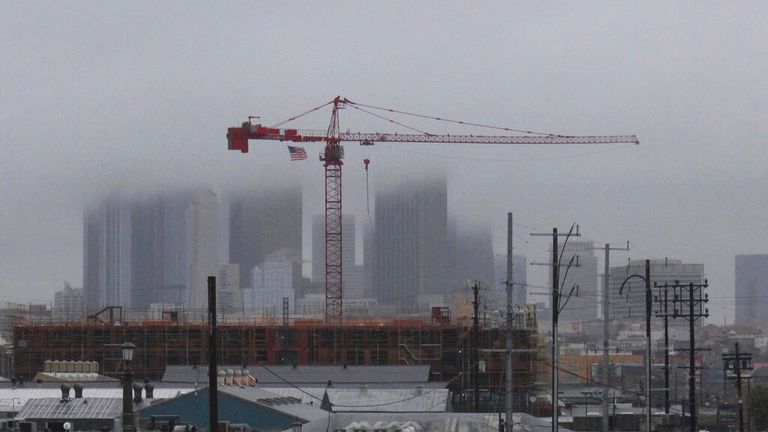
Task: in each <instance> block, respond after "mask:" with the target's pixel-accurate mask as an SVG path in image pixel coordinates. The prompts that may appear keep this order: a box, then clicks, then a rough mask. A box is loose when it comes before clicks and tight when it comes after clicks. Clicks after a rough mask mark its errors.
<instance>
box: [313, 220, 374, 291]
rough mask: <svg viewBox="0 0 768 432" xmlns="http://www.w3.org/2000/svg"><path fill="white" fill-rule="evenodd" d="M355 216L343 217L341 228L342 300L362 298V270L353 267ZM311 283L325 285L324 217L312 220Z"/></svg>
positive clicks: (355, 266)
mask: <svg viewBox="0 0 768 432" xmlns="http://www.w3.org/2000/svg"><path fill="white" fill-rule="evenodd" d="M355 234H356V229H355V216H354V215H344V216H343V217H342V228H341V237H342V239H341V248H342V251H341V273H342V283H343V297H344V299H352V298H363V297H364V295H365V294H364V292H363V279H362V274H363V270H362V268H358V266H357V265H355V256H356V253H357V252H356V246H355ZM312 282H317V283H321V284H324V283H325V216H323V215H316V216H314V217H313V218H312Z"/></svg>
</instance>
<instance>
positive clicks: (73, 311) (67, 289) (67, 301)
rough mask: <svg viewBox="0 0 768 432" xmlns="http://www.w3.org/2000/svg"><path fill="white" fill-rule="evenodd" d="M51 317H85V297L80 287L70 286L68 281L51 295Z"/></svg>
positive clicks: (72, 318) (63, 319)
mask: <svg viewBox="0 0 768 432" xmlns="http://www.w3.org/2000/svg"><path fill="white" fill-rule="evenodd" d="M52 315H53V319H54V320H57V321H68V320H82V319H85V317H86V314H85V297H84V296H83V289H82V288H72V286H71V285H70V284H69V282H65V283H64V289H63V290H61V291H57V292H56V294H54V296H53V311H52Z"/></svg>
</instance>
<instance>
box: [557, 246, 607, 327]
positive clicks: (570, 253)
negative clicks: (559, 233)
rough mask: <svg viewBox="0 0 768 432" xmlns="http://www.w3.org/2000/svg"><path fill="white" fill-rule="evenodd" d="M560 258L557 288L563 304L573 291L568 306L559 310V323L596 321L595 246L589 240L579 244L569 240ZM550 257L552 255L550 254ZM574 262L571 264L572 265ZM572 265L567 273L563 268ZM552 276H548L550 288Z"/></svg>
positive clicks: (597, 306)
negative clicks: (558, 285) (561, 294)
mask: <svg viewBox="0 0 768 432" xmlns="http://www.w3.org/2000/svg"><path fill="white" fill-rule="evenodd" d="M560 247H561V250H562V255H561V258H560V260H559V261H560V265H561V266H562V267H561V268H560V284H561V287H562V289H561V292H562V293H563V295H564V297H563V302H564V301H565V296H566V295H567V294H568V293H570V292H571V289H572V288H573V287H574V286H576V287H578V288H577V289H574V290H573V292H572V294H571V298H570V299H569V300H568V303H567V304H566V305H565V307H564V308H563V309H562V311H561V312H560V315H559V321H560V322H561V323H566V322H567V321H571V322H574V321H579V322H580V321H590V320H596V319H597V315H598V308H599V303H598V291H597V257H595V252H594V243H593V242H592V241H589V240H580V239H578V238H569V239H568V242H567V243H565V249H562V243H561V246H560ZM550 253H551V251H550ZM576 256H578V266H576V263H577V261H576V258H575V257H576ZM571 258H573V261H571ZM569 262H572V263H573V265H572V266H571V268H570V269H568V268H567V267H566V265H567V264H568V263H569ZM551 279H552V274H551V272H550V286H551V285H552V284H551Z"/></svg>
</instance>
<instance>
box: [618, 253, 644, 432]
mask: <svg viewBox="0 0 768 432" xmlns="http://www.w3.org/2000/svg"><path fill="white" fill-rule="evenodd" d="M632 278H638V279H642V280H643V282H645V405H646V409H645V430H646V431H648V432H651V304H652V300H651V298H652V297H651V260H645V276H641V275H639V274H633V275H630V276H628V277H627V278H626V279H624V281H623V282H622V283H621V287H619V295H621V293H622V291H624V285H625V284H626V283H627V282H629V280H630V279H632Z"/></svg>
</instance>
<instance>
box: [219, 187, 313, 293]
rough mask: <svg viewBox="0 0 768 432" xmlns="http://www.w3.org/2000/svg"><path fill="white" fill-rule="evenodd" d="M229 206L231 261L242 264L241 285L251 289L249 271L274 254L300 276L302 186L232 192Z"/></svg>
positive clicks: (295, 274) (295, 275)
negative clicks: (289, 264)
mask: <svg viewBox="0 0 768 432" xmlns="http://www.w3.org/2000/svg"><path fill="white" fill-rule="evenodd" d="M229 203H230V208H229V262H231V263H236V264H239V265H240V286H241V288H249V284H250V281H251V278H250V271H251V269H253V267H254V266H259V265H261V264H262V263H263V262H264V261H266V260H267V258H268V257H269V256H271V255H273V254H275V253H281V254H282V255H283V256H285V257H287V259H288V260H289V261H290V262H291V263H292V264H293V272H294V273H293V277H294V278H295V279H297V280H298V278H300V277H301V248H302V246H301V231H302V226H301V211H302V210H301V209H302V206H301V187H300V186H299V185H287V186H285V187H284V188H281V189H270V190H266V189H265V190H255V191H249V192H238V193H235V194H232V195H231V197H230V199H229Z"/></svg>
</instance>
